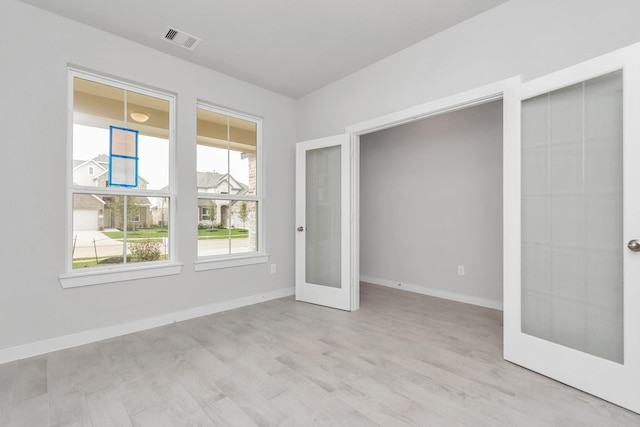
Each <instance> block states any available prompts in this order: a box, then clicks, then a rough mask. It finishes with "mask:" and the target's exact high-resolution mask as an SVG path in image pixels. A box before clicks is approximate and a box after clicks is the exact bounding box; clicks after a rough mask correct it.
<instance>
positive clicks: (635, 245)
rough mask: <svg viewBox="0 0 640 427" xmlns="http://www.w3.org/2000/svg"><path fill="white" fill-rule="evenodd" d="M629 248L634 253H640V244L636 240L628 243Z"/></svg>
mask: <svg viewBox="0 0 640 427" xmlns="http://www.w3.org/2000/svg"><path fill="white" fill-rule="evenodd" d="M627 247H628V248H629V249H630V250H632V251H633V252H640V242H638V241H637V240H635V239H633V240H629V243H627Z"/></svg>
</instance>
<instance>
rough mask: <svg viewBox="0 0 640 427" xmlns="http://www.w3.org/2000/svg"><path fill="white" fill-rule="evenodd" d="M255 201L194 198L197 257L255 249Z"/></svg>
mask: <svg viewBox="0 0 640 427" xmlns="http://www.w3.org/2000/svg"><path fill="white" fill-rule="evenodd" d="M257 215H258V202H255V201H244V200H213V199H198V256H199V257H202V256H211V255H228V254H230V253H244V252H255V251H257V250H258V233H257V231H258V227H257Z"/></svg>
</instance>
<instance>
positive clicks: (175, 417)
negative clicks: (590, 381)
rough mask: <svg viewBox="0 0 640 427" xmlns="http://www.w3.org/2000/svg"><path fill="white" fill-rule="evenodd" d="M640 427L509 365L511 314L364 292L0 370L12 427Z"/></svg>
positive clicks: (214, 319)
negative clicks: (357, 305)
mask: <svg viewBox="0 0 640 427" xmlns="http://www.w3.org/2000/svg"><path fill="white" fill-rule="evenodd" d="M191 425H198V426H279V427H285V426H300V425H305V426H306V425H316V426H339V425H344V426H375V425H382V426H424V425H437V426H474V427H476V426H563V427H564V426H598V427H603V426H604V427H606V426H616V427H624V426H638V425H640V415H639V414H635V413H633V412H630V411H627V410H624V409H622V408H620V407H617V406H615V405H612V404H610V403H608V402H605V401H603V400H600V399H598V398H595V397H593V396H590V395H588V394H586V393H582V392H580V391H578V390H575V389H573V388H571V387H567V386H565V385H563V384H560V383H558V382H556V381H553V380H551V379H549V378H546V377H543V376H541V375H538V374H536V373H534V372H531V371H528V370H526V369H523V368H521V367H519V366H516V365H513V364H511V363H508V362H505V361H504V360H503V359H502V313H501V312H499V311H496V310H491V309H487V308H482V307H476V306H472V305H468V304H461V303H457V302H453V301H446V300H442V299H437V298H432V297H428V296H424V295H417V294H413V293H410V292H405V291H401V290H396V289H389V288H384V287H379V286H374V285H368V284H362V286H361V309H360V310H359V311H357V312H354V313H347V312H344V311H340V310H332V309H329V308H326V307H321V306H316V305H312V304H304V303H297V302H295V301H294V300H293V298H283V299H278V300H274V301H269V302H265V303H262V304H256V305H252V306H249V307H244V308H240V309H236V310H231V311H227V312H224V313H219V314H215V315H211V316H204V317H201V318H197V319H191V320H188V321H185V322H180V323H176V324H173V325H168V326H166V327H161V328H155V329H151V330H148V331H142V332H138V333H135V334H130V335H125V336H122V337H117V338H112V339H109V340H105V341H101V342H97V343H92V344H88V345H85V346H80V347H76V348H71V349H67V350H62V351H58V352H53V353H49V354H46V355H42V356H38V357H34V358H30V359H25V360H21V361H17V362H11V363H7V364H4V365H0V427H9V426H11V427H27V426H37V427H47V426H49V427H62V426H65V427H71V426H83V427H98V426H154V427H164V426H191Z"/></svg>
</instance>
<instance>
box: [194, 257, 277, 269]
mask: <svg viewBox="0 0 640 427" xmlns="http://www.w3.org/2000/svg"><path fill="white" fill-rule="evenodd" d="M266 262H269V254H261V253H257V254H255V253H254V254H252V255H250V256H237V257H229V256H225V257H224V258H209V259H207V258H200V259H198V260H197V261H195V262H194V263H193V264H194V266H195V269H196V271H207V270H217V269H220V268H229V267H242V266H243V265H254V264H264V263H266Z"/></svg>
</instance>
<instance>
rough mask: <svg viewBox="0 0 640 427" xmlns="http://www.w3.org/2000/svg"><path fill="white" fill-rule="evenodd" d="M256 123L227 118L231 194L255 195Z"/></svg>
mask: <svg viewBox="0 0 640 427" xmlns="http://www.w3.org/2000/svg"><path fill="white" fill-rule="evenodd" d="M256 147H257V125H256V123H255V122H251V121H248V120H242V119H237V118H234V117H230V118H229V149H230V152H229V167H230V175H231V176H232V177H233V180H232V183H233V185H232V186H231V194H249V195H256V194H257V193H256V177H257V170H256V168H257V162H256V151H257V150H256Z"/></svg>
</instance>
